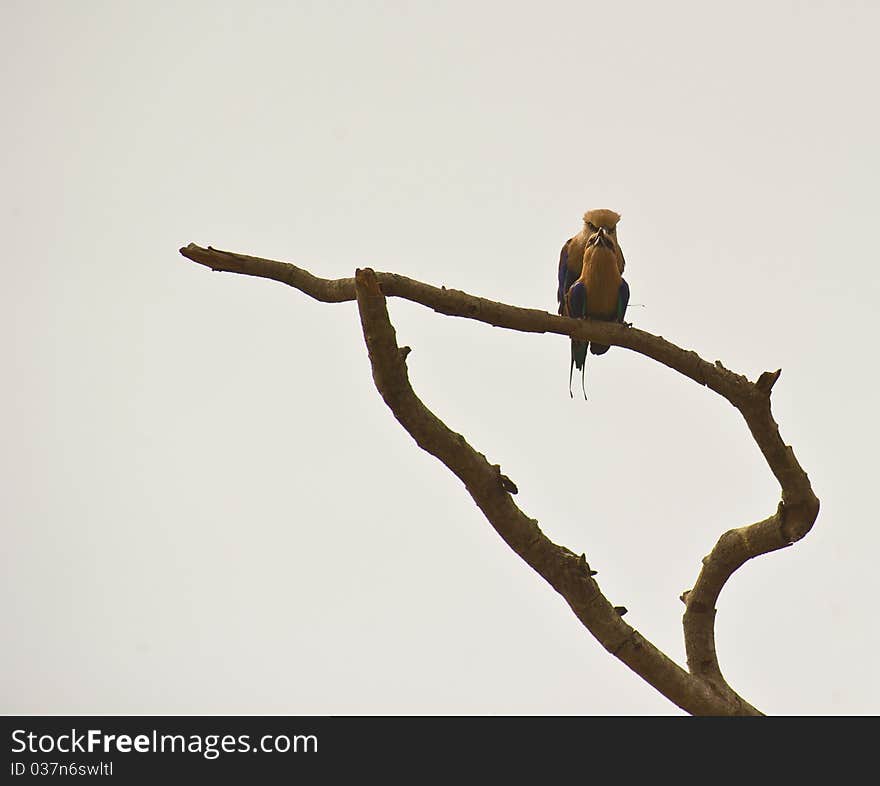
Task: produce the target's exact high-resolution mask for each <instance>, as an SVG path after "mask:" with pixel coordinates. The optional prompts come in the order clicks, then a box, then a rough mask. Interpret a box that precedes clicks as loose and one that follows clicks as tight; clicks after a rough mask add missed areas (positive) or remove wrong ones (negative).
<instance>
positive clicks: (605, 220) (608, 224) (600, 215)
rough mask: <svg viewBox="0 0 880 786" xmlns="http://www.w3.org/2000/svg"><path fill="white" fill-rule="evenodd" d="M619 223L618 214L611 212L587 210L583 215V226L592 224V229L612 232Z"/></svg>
mask: <svg viewBox="0 0 880 786" xmlns="http://www.w3.org/2000/svg"><path fill="white" fill-rule="evenodd" d="M618 221H620V214H619V213H615V212H614V211H613V210H604V209H602V210H588V211H587V212H586V213H584V225H585V226H586V225H588V224H592V225H593V226H594V227H602V228H603V229H607V230H609V231H610V230H612V229H614V227H616V226H617V222H618Z"/></svg>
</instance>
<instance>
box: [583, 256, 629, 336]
mask: <svg viewBox="0 0 880 786" xmlns="http://www.w3.org/2000/svg"><path fill="white" fill-rule="evenodd" d="M581 281H583V282H584V287H585V288H586V290H587V316H588V317H594V318H596V319H615V318H616V317H617V299H618V296H619V292H620V269H619V267H618V261H617V255H616V254H615V253H614V251H613V250H611V249H609V248H603V247H601V246H592V247H590V248H587V250H586V253H585V254H584V268H583V270H582V271H581Z"/></svg>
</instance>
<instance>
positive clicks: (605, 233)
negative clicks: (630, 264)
mask: <svg viewBox="0 0 880 786" xmlns="http://www.w3.org/2000/svg"><path fill="white" fill-rule="evenodd" d="M618 221H620V214H619V213H615V212H614V211H613V210H604V209H602V210H588V211H587V212H586V213H584V236H585V237H586V241H587V242H586V245H587V248H607V249H609V250H610V251H613V252H614V253H615V254H616V255H617V257H618V267H619V268H620V272H621V273H622V272H623V266H624V262H623V252H622V251H621V250H620V244H619V243H618V241H617V222H618Z"/></svg>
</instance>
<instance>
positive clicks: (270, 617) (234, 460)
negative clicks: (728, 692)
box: [0, 0, 880, 714]
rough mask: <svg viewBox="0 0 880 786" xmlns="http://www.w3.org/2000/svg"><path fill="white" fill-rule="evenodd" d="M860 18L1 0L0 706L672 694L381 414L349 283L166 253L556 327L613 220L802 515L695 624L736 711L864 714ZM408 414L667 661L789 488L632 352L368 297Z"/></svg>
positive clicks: (514, 707) (873, 164)
mask: <svg viewBox="0 0 880 786" xmlns="http://www.w3.org/2000/svg"><path fill="white" fill-rule="evenodd" d="M878 9H880V6H878V5H877V4H876V3H871V2H854V1H850V2H839V1H838V2H754V3H749V2H741V3H737V4H724V5H722V4H719V3H701V2H692V3H681V2H671V3H663V4H660V3H650V2H638V3H626V2H621V3H608V2H603V3H594V2H571V3H553V2H542V3H536V4H530V5H528V6H526V5H525V4H521V5H515V4H514V5H513V6H512V5H511V4H507V3H480V2H478V3H473V2H466V3H427V2H421V3H379V2H374V3H352V2H346V3H333V2H314V3H307V2H289V3H268V2H263V3H256V4H255V3H244V2H235V3H221V2H183V3H180V2H177V3H162V4H157V3H155V2H150V3H146V2H137V3H135V2H89V1H86V0H83V2H76V3H73V2H38V1H37V0H24V1H22V2H11V1H10V0H0V43H2V46H0V58H2V61H3V63H2V65H3V68H2V77H0V99H2V105H3V107H4V115H5V121H4V123H3V124H2V125H0V149H2V151H3V156H2V158H0V178H2V183H3V188H2V189H0V217H2V218H0V221H2V226H3V262H2V265H3V272H4V275H3V287H2V289H0V344H2V356H3V358H4V368H5V373H4V375H3V383H4V384H3V385H2V387H0V408H2V411H3V413H4V438H3V440H2V442H0V473H2V476H3V478H4V482H3V483H2V486H0V506H2V507H0V512H2V528H3V540H4V548H3V553H2V557H0V559H2V579H0V581H2V587H0V625H2V630H3V640H4V646H3V647H2V648H0V699H2V702H0V710H2V711H4V712H10V713H134V714H139V713H162V714H164V713H207V714H211V713H290V714H301V713H308V714H330V713H336V714H338V713H380V714H384V713H416V714H425V713H498V714H508V713H578V714H580V713H585V714H592V713H598V714H624V713H650V714H667V713H669V714H676V713H679V712H680V711H679V710H678V709H677V708H676V707H674V706H673V705H672V704H671V703H669V702H668V701H667V700H666V699H665V698H663V697H662V696H660V695H659V694H657V693H656V692H655V691H654V689H653V688H651V687H650V686H649V685H647V684H646V683H644V682H642V681H641V679H640V678H638V677H637V676H636V675H635V674H633V673H632V672H630V671H629V670H628V669H627V668H626V667H625V666H624V665H622V664H621V663H619V662H618V661H616V660H615V659H614V658H613V657H611V656H610V655H609V654H608V653H606V652H605V650H604V649H603V648H602V647H601V646H600V645H599V644H598V643H597V642H596V641H595V640H594V639H593V638H592V637H591V636H590V635H589V633H588V632H587V631H586V630H585V629H584V628H582V627H581V625H580V624H579V623H578V622H577V620H576V619H575V617H574V616H573V615H572V613H571V612H570V610H569V609H568V607H567V606H566V604H565V602H564V601H563V600H562V599H561V598H560V597H559V596H558V595H556V594H555V593H554V592H553V590H552V589H551V588H550V587H549V586H548V585H547V584H545V582H544V581H543V580H542V579H541V578H540V577H539V576H538V575H537V574H535V573H533V572H532V571H531V569H530V568H528V567H527V566H526V565H525V564H524V563H523V562H521V561H520V560H519V558H518V557H516V555H515V554H513V552H511V551H510V550H509V549H508V548H507V547H506V546H505V545H504V543H503V542H502V541H501V540H500V538H499V537H498V536H497V535H496V534H495V532H494V531H493V530H492V529H491V527H490V526H489V525H488V523H487V522H486V521H485V520H484V519H483V518H482V516H481V514H480V513H479V511H478V510H477V509H476V508H475V506H474V505H473V503H472V501H471V499H470V497H469V496H468V495H467V493H466V492H465V490H464V488H463V487H462V486H461V484H460V483H459V481H458V480H456V479H455V478H454V477H453V476H451V475H450V474H449V472H448V471H447V470H446V469H445V468H444V467H443V466H442V465H441V464H440V463H439V462H437V461H436V460H435V459H434V458H432V457H431V456H429V455H427V454H426V453H423V452H422V451H420V450H419V449H418V448H417V447H416V446H415V444H414V443H413V442H412V440H411V439H410V437H409V436H408V435H407V434H406V433H405V432H403V431H402V429H401V428H400V427H399V426H398V424H397V422H396V421H395V420H394V418H393V417H392V415H391V413H390V411H389V410H388V409H387V408H386V406H385V405H384V403H383V402H382V400H381V399H380V397H379V395H378V394H377V392H376V390H375V388H374V387H373V383H372V380H371V376H370V369H369V364H368V360H367V356H366V351H365V349H364V346H363V339H362V336H361V333H360V326H359V322H358V317H357V309H356V306H355V305H354V304H353V303H347V304H339V305H325V304H320V303H317V302H315V301H312V300H310V299H309V298H307V297H306V296H305V295H302V294H301V293H299V292H297V291H295V290H292V289H289V288H286V287H284V286H283V285H281V284H277V283H274V282H269V281H264V280H258V279H250V278H246V277H240V276H234V275H230V274H219V273H212V272H210V271H209V270H207V269H206V268H203V267H200V266H197V265H194V264H193V263H191V262H188V261H187V260H185V259H183V258H182V257H181V256H179V254H178V252H177V249H178V247H180V246H182V245H186V244H187V243H189V242H196V243H199V244H201V245H209V244H210V245H213V246H215V247H218V248H224V249H230V250H236V251H241V252H244V253H250V254H255V255H260V256H267V257H272V258H276V259H284V260H289V261H292V262H295V263H296V264H299V265H301V266H304V267H306V268H308V269H310V270H311V271H312V272H314V273H315V274H317V275H321V276H326V277H337V276H350V275H352V274H353V271H354V269H355V268H356V267H359V266H360V267H363V266H372V267H375V268H377V269H380V270H389V271H395V272H399V273H403V274H405V275H407V276H410V277H413V278H416V279H420V280H423V281H426V282H429V283H432V284H436V285H441V284H442V285H446V286H449V287H456V288H460V289H464V290H466V291H468V292H471V293H474V294H478V295H483V296H487V297H490V298H493V299H497V300H502V301H505V302H508V303H513V304H517V305H521V306H526V307H533V308H542V309H547V310H550V311H554V310H555V308H556V302H555V288H556V282H555V277H556V264H557V260H558V254H559V248H560V246H561V245H562V243H563V242H564V241H565V240H566V238H568V237H569V236H570V235H571V234H573V233H574V232H576V231H577V230H578V229H579V227H580V224H581V215H582V213H583V212H584V211H585V210H587V209H590V208H597V207H606V208H611V209H614V210H617V211H618V212H620V213H622V215H623V220H622V222H621V225H620V239H621V245H622V247H623V250H624V253H625V255H626V259H627V279H628V281H629V283H630V286H631V289H632V293H633V294H632V302H633V303H635V304H643V305H644V307H635V308H633V309H632V311H631V319H632V320H633V322H634V323H635V324H636V325H637V326H638V327H640V328H642V329H644V330H648V331H650V332H653V333H656V334H660V335H663V336H664V337H666V338H668V339H670V340H672V341H674V342H675V343H677V344H679V345H681V346H684V347H687V348H692V349H695V350H696V351H698V352H699V353H700V354H701V355H703V357H705V358H706V359H707V360H710V361H714V360H716V359H721V360H722V361H723V362H724V364H725V365H726V366H727V367H729V368H732V369H734V370H736V371H738V372H741V373H744V374H746V375H748V376H749V377H750V378H752V379H755V378H756V377H757V376H758V375H759V374H760V373H761V372H762V371H765V370H772V369H776V368H778V367H782V369H783V373H782V377H781V379H780V381H779V383H778V384H777V385H776V388H775V390H774V393H773V406H774V414H775V416H776V419H777V421H778V422H779V424H780V428H781V431H782V435H783V438H784V439H785V440H786V441H787V442H788V443H790V444H791V445H792V446H793V447H794V449H795V452H796V454H797V456H798V458H799V460H800V461H801V463H802V464H803V466H804V468H805V469H806V470H807V472H808V473H809V475H810V478H811V480H812V481H813V484H814V488H815V491H816V493H817V495H818V496H819V498H820V499H821V503H822V508H821V512H820V515H819V518H818V520H817V522H816V525H815V527H814V529H813V531H812V532H811V533H810V534H809V535H808V536H807V538H806V539H804V540H803V541H801V542H800V543H798V544H797V545H795V546H794V547H792V548H790V549H786V550H783V551H781V552H776V553H774V554H772V555H769V556H765V557H763V558H760V559H758V560H755V561H753V562H751V563H749V564H747V565H746V566H745V567H743V568H742V569H741V570H740V571H739V572H737V573H736V574H735V576H734V578H733V579H732V580H731V582H730V583H729V584H728V586H727V587H726V588H725V589H724V591H723V593H722V596H721V598H720V601H719V605H718V622H717V639H718V651H719V656H720V661H721V666H722V669H723V671H724V673H725V675H726V677H727V678H728V679H729V681H730V683H731V685H732V686H733V687H734V688H735V689H736V690H738V691H739V692H740V693H741V694H742V695H743V696H744V697H746V698H747V699H748V700H749V701H750V702H752V703H753V704H755V705H756V706H758V707H759V708H761V709H762V710H763V711H765V712H768V713H784V714H794V713H874V712H877V710H878V707H880V702H878V699H880V681H878V677H877V670H876V657H875V655H876V652H877V649H878V646H880V636H878V624H877V611H876V596H877V590H878V581H877V569H876V564H875V563H876V554H877V553H878V549H880V535H878V527H877V524H878V521H877V518H878V517H877V508H876V501H875V495H876V483H877V469H878V467H877V440H878V436H880V434H878V415H877V405H876V402H877V396H878V392H877V391H878V384H880V375H878V371H877V343H876V338H877V327H876V319H875V313H876V310H877V306H878V302H880V274H878V267H877V263H878V257H877V251H876V240H875V234H876V227H877V221H878V219H877V211H878V183H880V148H878V138H880V111H878V101H877V98H876V90H877V77H878V73H880V56H878V54H877V34H878V29H880V10H878ZM389 305H390V312H391V317H392V320H393V321H394V323H395V326H396V328H397V331H398V338H399V341H400V343H401V344H407V345H410V346H411V347H412V348H413V352H412V354H411V355H410V357H409V367H410V375H411V379H412V382H413V384H414V386H415V388H416V390H417V392H418V393H419V394H420V395H421V397H422V398H423V400H424V401H425V402H426V403H427V404H428V405H429V406H430V407H432V408H433V409H434V411H435V412H436V413H437V414H438V415H439V416H440V417H441V418H443V419H444V420H445V421H446V422H447V423H448V424H449V425H450V426H451V427H452V428H453V429H455V430H457V431H460V432H462V433H463V434H465V435H466V436H467V437H468V439H469V440H470V442H471V444H473V445H474V446H475V447H476V448H477V449H478V450H480V451H482V452H483V453H485V454H486V456H487V458H489V460H490V461H492V462H493V463H495V462H498V463H500V464H501V465H502V468H503V470H504V471H505V473H506V474H508V475H509V476H510V477H511V478H512V479H513V480H514V481H515V482H516V483H517V485H518V486H519V490H520V493H519V495H518V497H517V502H518V503H519V504H520V506H521V507H522V508H523V510H524V511H525V512H526V513H527V514H529V515H531V516H534V517H536V518H537V519H538V520H539V522H540V525H541V527H542V528H543V529H544V531H545V532H546V533H547V534H548V535H549V536H550V537H551V538H552V539H553V540H554V541H556V542H557V543H561V544H564V545H566V546H568V547H569V548H571V549H572V550H573V551H575V552H577V553H580V552H586V555H587V559H588V560H589V562H590V563H591V565H592V566H593V567H594V568H596V569H597V570H598V571H599V575H598V576H597V579H598V581H599V583H600V586H601V588H602V589H603V591H604V592H605V593H606V594H607V595H608V597H609V598H610V599H611V600H612V602H613V603H615V604H619V605H624V606H627V607H628V608H629V610H630V611H629V614H628V616H627V621H628V622H629V623H630V624H632V625H634V626H635V627H636V628H637V629H638V630H639V631H640V632H641V633H642V634H643V635H644V636H646V637H647V638H648V639H650V640H651V641H652V642H653V643H655V644H656V645H657V646H659V647H661V648H662V649H663V650H665V651H666V652H667V653H668V654H669V655H670V656H672V657H673V658H675V659H676V660H677V661H678V662H679V663H682V664H683V663H684V646H683V637H682V630H681V615H682V612H683V605H682V603H681V601H680V600H679V599H678V598H679V595H680V594H681V592H682V591H683V590H685V589H687V588H689V587H691V586H692V584H693V582H694V580H695V578H696V576H697V573H698V571H699V568H700V560H701V558H702V557H703V556H704V555H705V554H706V553H708V551H709V550H710V549H711V547H712V546H713V544H714V543H715V541H716V540H717V538H718V536H719V535H720V534H721V533H722V532H723V531H725V530H726V529H729V528H731V527H736V526H742V525H744V524H747V523H751V522H753V521H756V520H759V519H762V518H764V517H766V516H768V515H770V514H771V513H772V512H773V511H774V510H775V508H776V505H777V502H778V500H779V488H778V485H777V483H776V482H775V480H774V479H773V477H772V475H771V474H770V471H769V469H768V468H767V466H766V464H765V463H764V461H763V459H762V457H761V455H760V453H759V451H758V449H757V447H756V446H755V444H754V442H753V441H752V439H751V437H750V435H749V433H748V430H747V428H746V426H745V423H744V422H743V421H742V419H741V418H740V416H739V415H738V413H737V412H736V411H735V410H734V409H733V408H732V407H731V406H730V405H729V404H727V402H725V401H724V400H723V399H721V398H719V397H718V396H716V395H714V394H713V393H711V392H710V391H708V390H707V389H705V388H701V387H700V386H698V385H696V384H694V383H693V382H691V381H689V380H687V379H685V378H684V377H681V376H680V375H677V374H675V373H674V372H672V371H670V370H669V369H667V368H665V367H663V366H661V365H659V364H657V363H655V362H653V361H650V360H648V359H646V358H644V357H642V356H640V355H637V354H635V353H632V352H629V351H627V350H623V349H619V348H613V349H612V350H611V352H609V353H608V354H607V355H605V356H602V357H599V358H594V357H590V359H589V361H588V369H587V374H588V378H587V385H588V391H589V393H590V400H589V401H588V402H584V401H583V400H581V399H579V398H577V397H576V398H575V399H574V400H571V399H569V396H568V391H567V378H568V363H569V360H568V358H569V350H568V342H567V340H566V339H564V338H561V337H559V336H539V335H525V334H517V333H513V332H510V331H502V330H499V329H496V328H491V327H488V326H486V325H482V324H479V323H475V322H470V321H467V320H457V319H453V318H448V317H442V316H440V315H437V314H435V313H433V312H431V311H429V310H427V309H425V308H422V307H419V306H416V305H414V304H411V303H407V302H403V301H398V300H393V301H391V302H390V304H389Z"/></svg>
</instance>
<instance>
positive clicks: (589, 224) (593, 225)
mask: <svg viewBox="0 0 880 786" xmlns="http://www.w3.org/2000/svg"><path fill="white" fill-rule="evenodd" d="M587 229H589V230H590V232H595V231H596V225H595V224H594V223H592V222H591V221H587Z"/></svg>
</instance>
